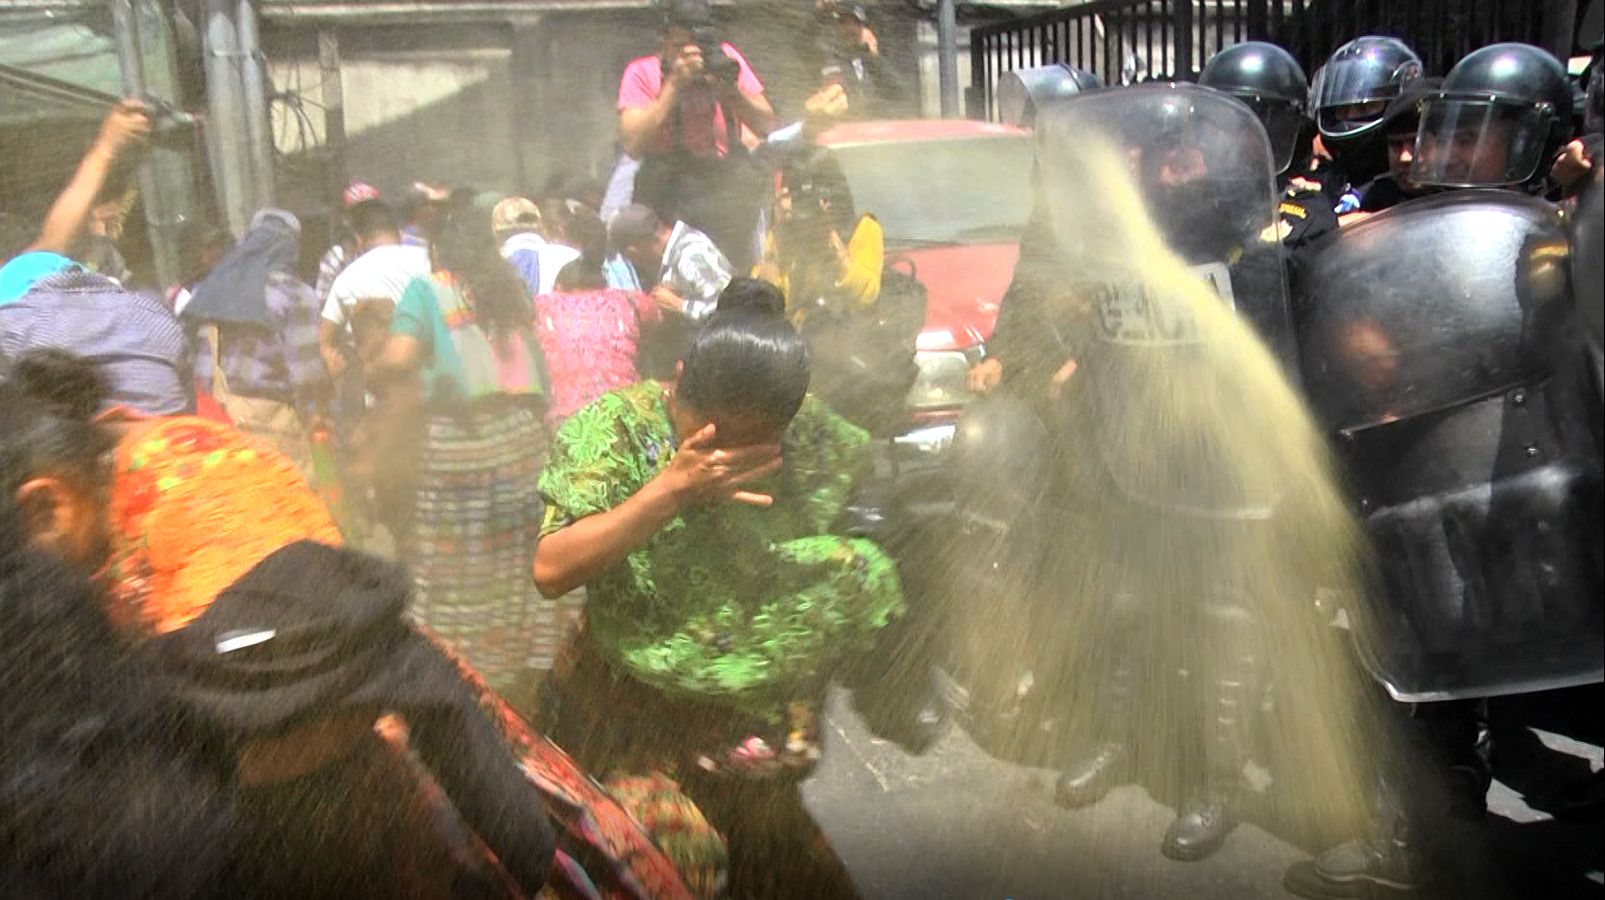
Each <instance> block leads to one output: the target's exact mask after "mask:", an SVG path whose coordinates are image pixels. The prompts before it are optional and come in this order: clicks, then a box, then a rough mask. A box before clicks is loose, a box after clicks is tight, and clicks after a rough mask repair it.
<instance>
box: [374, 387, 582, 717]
mask: <svg viewBox="0 0 1605 900" xmlns="http://www.w3.org/2000/svg"><path fill="white" fill-rule="evenodd" d="M422 442H423V446H422V447H421V452H420V454H419V462H418V470H417V480H416V482H415V489H414V491H413V505H412V510H411V515H410V516H409V517H408V520H407V527H406V528H405V533H404V534H403V535H402V537H401V540H400V541H399V544H398V551H399V552H400V555H401V560H402V562H403V564H405V565H406V566H407V567H408V568H409V569H410V570H411V572H412V575H413V580H414V583H415V586H416V592H415V596H414V599H413V606H412V617H413V618H414V619H415V620H416V621H417V622H419V623H420V624H422V625H425V626H427V627H428V628H429V629H430V630H431V631H433V632H434V633H435V634H437V635H439V636H440V637H441V638H442V639H444V640H445V642H446V643H447V644H449V645H450V646H451V647H452V649H453V650H455V651H456V652H457V653H458V654H459V655H461V656H462V657H464V658H465V659H466V660H467V661H468V662H469V663H470V664H471V665H472V666H473V667H474V668H475V669H476V670H478V671H479V673H480V674H481V675H483V676H484V678H485V680H486V681H487V682H489V683H490V684H491V686H492V687H494V688H495V689H496V690H497V691H499V692H505V694H504V695H505V696H508V698H509V700H513V701H514V702H515V705H523V703H529V702H531V701H532V700H533V695H532V694H531V693H530V692H532V691H533V690H534V689H535V687H536V685H537V684H538V682H539V680H540V677H541V675H542V674H543V673H544V672H545V671H548V670H550V669H551V667H552V659H553V656H554V655H555V651H556V648H557V646H558V645H559V644H560V643H561V642H562V641H563V640H564V639H565V636H566V634H567V631H568V630H569V628H570V627H571V626H570V624H569V623H570V621H571V620H572V619H573V618H574V617H575V616H577V614H578V613H577V611H569V612H565V611H564V609H563V606H564V604H562V603H561V602H560V601H549V600H545V599H543V598H542V597H541V596H540V594H539V593H538V592H537V591H536V590H535V579H534V572H533V565H534V561H535V542H536V539H537V538H538V537H539V535H540V526H541V497H540V491H539V488H538V485H537V482H538V480H539V478H540V472H541V466H542V465H543V464H544V463H545V461H546V453H547V450H548V449H549V448H550V445H551V435H550V433H549V432H548V431H547V429H546V426H545V425H544V424H542V422H541V417H540V414H539V411H538V410H537V409H536V408H534V407H533V406H526V405H520V404H514V403H500V404H492V405H488V406H484V407H481V408H479V409H476V410H474V411H472V412H469V413H467V414H466V415H461V416H449V417H448V416H432V417H430V418H429V420H428V422H427V424H426V425H425V427H424V429H423V434H422ZM515 698H516V699H515ZM518 701H523V703H519V702H518Z"/></svg>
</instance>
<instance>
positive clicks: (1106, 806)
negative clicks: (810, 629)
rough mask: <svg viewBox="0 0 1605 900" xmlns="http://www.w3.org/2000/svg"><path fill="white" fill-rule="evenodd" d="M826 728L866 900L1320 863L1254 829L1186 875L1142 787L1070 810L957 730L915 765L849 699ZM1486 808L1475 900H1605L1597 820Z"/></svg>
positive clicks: (1129, 883)
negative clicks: (1488, 868) (1484, 864)
mask: <svg viewBox="0 0 1605 900" xmlns="http://www.w3.org/2000/svg"><path fill="white" fill-rule="evenodd" d="M1594 709H1596V710H1597V709H1598V706H1595V707H1594ZM1593 715H1594V716H1595V717H1598V713H1597V712H1595V713H1593ZM1507 718H1508V717H1507ZM1521 730H1522V731H1523V732H1524V733H1526V734H1529V735H1533V736H1534V738H1535V740H1532V741H1528V742H1527V744H1529V745H1530V746H1527V747H1524V748H1513V749H1516V750H1520V751H1521V752H1529V751H1531V752H1535V753H1536V754H1538V755H1543V754H1546V753H1547V756H1546V757H1545V759H1544V760H1543V761H1541V762H1539V763H1535V764H1534V765H1535V766H1536V768H1535V769H1534V770H1535V771H1540V772H1550V773H1553V772H1555V771H1558V770H1559V769H1568V768H1569V769H1570V770H1571V774H1572V775H1575V774H1576V773H1577V772H1578V771H1582V772H1584V773H1586V772H1587V771H1588V770H1590V769H1592V770H1594V771H1597V770H1598V769H1599V768H1600V765H1601V750H1600V747H1599V746H1597V745H1594V744H1585V743H1579V742H1577V741H1572V740H1569V739H1566V738H1562V737H1560V736H1558V735H1556V734H1553V733H1548V732H1538V733H1535V732H1529V731H1526V730H1525V729H1521ZM826 731H827V750H826V756H825V761H824V764H823V765H822V767H821V769H820V771H819V773H818V774H817V775H816V776H815V777H814V778H813V779H811V780H810V781H809V782H808V783H807V784H805V785H804V795H805V797H806V798H807V801H808V805H809V808H810V809H811V810H812V811H813V812H814V815H815V816H816V818H817V819H818V821H819V822H820V824H821V826H822V827H823V828H824V830H825V831H826V833H827V834H828V835H829V836H830V839H831V841H832V843H833V844H834V846H835V847H836V848H837V851H838V852H839V853H840V854H841V856H842V858H843V860H844V861H845V862H846V863H847V866H848V868H849V869H850V870H851V871H852V873H853V876H854V878H855V879H856V880H857V882H858V885H859V888H860V890H861V891H862V892H863V894H864V896H865V898H866V900H1068V898H1078V900H1079V898H1086V900H1104V898H1110V900H1113V898H1129V900H1150V898H1154V900H1157V898H1172V897H1174V898H1200V900H1216V898H1221V900H1225V898H1262V897H1263V898H1285V897H1291V896H1293V895H1291V894H1288V893H1287V892H1286V891H1284V890H1283V888H1282V886H1281V885H1282V875H1283V872H1285V871H1286V869H1287V867H1288V866H1289V865H1291V864H1292V863H1294V862H1296V861H1298V860H1301V859H1307V858H1309V854H1308V852H1307V850H1306V849H1303V848H1300V847H1298V846H1295V845H1294V844H1293V843H1290V842H1289V841H1288V840H1287V839H1284V838H1283V837H1281V836H1278V835H1275V834H1272V833H1270V832H1268V831H1266V830H1264V829H1263V828H1261V827H1259V826H1257V825H1255V824H1251V823H1244V824H1243V825H1240V826H1239V827H1238V828H1237V830H1236V831H1234V832H1233V833H1232V835H1231V836H1230V837H1229V838H1228V839H1227V841H1226V845H1225V847H1224V848H1222V850H1221V851H1220V852H1219V853H1217V854H1216V855H1215V856H1213V857H1211V858H1210V859H1207V860H1204V861H1203V862H1196V863H1181V862H1174V861H1172V860H1169V859H1166V858H1165V857H1163V856H1161V855H1160V853H1159V842H1160V839H1161V837H1162V835H1163V834H1164V831H1165V827H1166V826H1167V825H1168V824H1169V822H1170V819H1171V816H1172V811H1171V809H1170V808H1168V807H1166V806H1162V805H1160V804H1159V803H1158V802H1156V801H1155V800H1153V799H1152V798H1151V797H1149V795H1148V794H1147V792H1146V791H1145V790H1144V789H1143V788H1141V787H1138V786H1127V787H1124V788H1120V789H1118V790H1116V791H1114V792H1113V793H1111V794H1110V795H1109V796H1108V797H1107V798H1105V800H1104V801H1103V802H1102V803H1099V804H1097V805H1095V806H1093V807H1090V808H1087V809H1082V810H1076V811H1068V810H1064V809H1061V808H1059V807H1058V806H1056V805H1055V804H1054V803H1053V796H1052V795H1053V779H1054V773H1053V772H1052V771H1049V770H1047V769H1039V768H1032V767H1029V766H1024V765H1019V764H1015V763H1012V762H1005V761H1001V760H998V759H995V758H993V757H991V756H989V755H988V754H987V753H985V752H984V751H983V750H982V749H981V748H980V747H978V746H977V745H976V744H975V742H974V741H972V740H971V739H970V738H969V737H968V736H967V735H966V734H964V732H962V731H961V730H959V729H957V728H955V729H952V730H951V731H950V732H949V733H948V734H947V735H946V736H945V737H943V739H942V740H941V741H940V742H938V743H937V744H936V745H935V746H934V747H933V748H932V749H931V750H930V751H929V752H927V753H926V754H924V755H922V756H917V757H916V756H910V755H909V754H907V753H905V752H904V751H902V750H901V749H900V748H898V747H897V746H896V745H895V744H891V743H888V742H885V741H881V740H878V739H875V738H874V737H872V736H871V735H870V734H869V732H868V731H866V730H865V728H864V727H863V725H862V724H861V722H860V721H859V720H858V718H857V716H856V715H854V713H853V712H852V710H851V708H850V706H849V704H848V703H846V702H845V695H844V694H840V693H839V694H838V695H837V696H836V698H835V702H834V703H833V705H832V707H831V711H830V714H829V716H828V719H827V728H826ZM1514 743H1516V742H1515V741H1514V740H1512V739H1507V740H1506V741H1505V744H1506V745H1507V746H1509V745H1512V744H1514ZM1540 744H1542V745H1543V746H1541V747H1540V746H1538V745H1540ZM1579 767H1581V768H1580V769H1579ZM1537 781H1540V782H1541V781H1543V779H1542V778H1539V779H1537ZM1527 790H1528V791H1529V793H1530V792H1531V791H1532V790H1533V788H1531V787H1528V788H1527ZM1490 803H1491V810H1492V812H1493V814H1494V815H1492V816H1490V819H1489V827H1488V829H1487V839H1488V841H1489V842H1490V847H1491V848H1493V849H1492V850H1491V851H1490V854H1491V856H1492V857H1493V858H1497V859H1498V860H1500V861H1501V863H1500V864H1501V865H1502V866H1503V869H1502V870H1501V872H1502V874H1501V875H1500V877H1498V878H1492V879H1490V878H1487V877H1484V876H1481V875H1479V876H1477V877H1476V879H1475V880H1476V882H1477V885H1476V887H1477V888H1478V889H1477V890H1473V891H1472V892H1471V893H1475V894H1478V895H1479V897H1478V900H1483V898H1484V897H1487V898H1493V897H1497V898H1500V900H1505V898H1512V900H1513V898H1517V897H1522V898H1526V897H1532V898H1545V900H1549V898H1554V900H1572V898H1578V900H1581V898H1589V897H1605V887H1601V876H1600V873H1599V870H1600V866H1601V863H1600V849H1601V845H1602V841H1601V837H1602V836H1605V831H1602V829H1601V826H1600V824H1599V823H1598V822H1594V823H1590V824H1581V825H1579V824H1574V823H1571V822H1559V821H1555V820H1553V818H1552V817H1551V816H1549V815H1548V814H1547V813H1544V812H1541V811H1538V810H1534V809H1532V808H1530V807H1528V806H1527V805H1526V803H1524V802H1523V799H1522V796H1521V795H1520V794H1518V793H1517V791H1516V790H1515V789H1512V788H1511V787H1509V786H1507V785H1505V784H1503V783H1496V784H1495V786H1494V790H1493V791H1492V792H1491V793H1490ZM1468 854H1475V855H1476V856H1477V857H1478V858H1479V859H1480V858H1483V857H1484V854H1482V853H1480V852H1478V851H1476V850H1471V849H1468ZM1496 882H1497V883H1498V884H1502V885H1504V887H1501V888H1495V887H1493V885H1494V883H1496ZM1484 889H1486V890H1484ZM1453 894H1454V895H1455V896H1456V897H1457V898H1464V897H1466V896H1470V894H1468V893H1467V892H1466V891H1465V890H1464V889H1460V890H1456V891H1454V892H1453Z"/></svg>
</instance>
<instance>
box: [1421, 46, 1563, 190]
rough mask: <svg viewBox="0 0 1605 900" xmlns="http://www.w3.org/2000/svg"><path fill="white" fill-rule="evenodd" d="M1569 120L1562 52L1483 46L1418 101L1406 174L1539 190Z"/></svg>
mask: <svg viewBox="0 0 1605 900" xmlns="http://www.w3.org/2000/svg"><path fill="white" fill-rule="evenodd" d="M1571 125H1572V89H1571V84H1570V82H1569V81H1568V80H1567V78H1566V69H1565V67H1564V66H1562V65H1561V62H1560V60H1558V59H1556V58H1555V57H1554V56H1552V55H1550V54H1549V53H1548V52H1547V51H1545V50H1542V49H1540V48H1538V47H1534V46H1532V45H1530V44H1494V45H1492V46H1489V47H1483V48H1482V49H1480V50H1476V51H1474V52H1472V53H1470V54H1468V55H1467V56H1466V58H1465V59H1462V60H1461V61H1460V62H1458V63H1456V64H1455V67H1454V68H1453V69H1450V70H1449V74H1448V75H1446V76H1444V79H1443V86H1442V87H1441V88H1439V89H1438V90H1437V91H1436V92H1434V93H1432V94H1431V95H1429V96H1428V97H1427V98H1426V100H1425V102H1424V103H1423V104H1422V111H1421V125H1420V128H1419V130H1418V131H1417V134H1416V149H1415V160H1414V162H1413V164H1412V166H1411V175H1410V178H1411V180H1412V181H1414V182H1416V183H1417V184H1422V185H1430V186H1438V187H1451V188H1460V187H1498V188H1510V189H1513V190H1521V191H1525V192H1527V193H1531V194H1538V195H1543V194H1546V193H1548V191H1549V185H1548V176H1549V165H1550V163H1551V161H1553V160H1554V159H1555V155H1556V154H1557V153H1558V152H1559V150H1560V148H1561V147H1563V146H1565V145H1566V142H1567V141H1568V140H1570V138H1571Z"/></svg>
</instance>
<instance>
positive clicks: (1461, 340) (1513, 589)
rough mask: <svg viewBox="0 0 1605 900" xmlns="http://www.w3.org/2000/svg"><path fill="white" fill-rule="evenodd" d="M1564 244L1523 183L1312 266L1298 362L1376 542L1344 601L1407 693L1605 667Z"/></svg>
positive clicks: (1465, 196) (1379, 233) (1419, 212)
mask: <svg viewBox="0 0 1605 900" xmlns="http://www.w3.org/2000/svg"><path fill="white" fill-rule="evenodd" d="M1567 252H1568V250H1567V242H1566V235H1565V232H1564V230H1563V229H1562V221H1561V216H1560V214H1559V212H1558V211H1557V210H1556V208H1555V207H1553V206H1551V205H1550V204H1548V203H1545V202H1543V201H1541V200H1537V199H1533V198H1529V197H1526V196H1522V195H1518V194H1515V193H1511V192H1500V191H1463V192H1458V193H1454V194H1447V195H1440V196H1437V197H1431V198H1427V199H1422V200H1417V201H1413V202H1411V203H1407V204H1404V205H1402V206H1399V207H1396V208H1394V209H1392V210H1389V211H1387V212H1385V213H1382V214H1380V215H1377V216H1375V217H1373V218H1371V219H1368V220H1366V221H1365V222H1363V223H1360V224H1358V225H1355V226H1352V227H1350V228H1346V229H1344V230H1343V231H1342V232H1340V233H1339V235H1338V236H1337V238H1336V239H1335V240H1334V241H1333V242H1332V243H1331V244H1330V245H1328V246H1327V247H1326V248H1325V249H1324V250H1323V251H1322V252H1321V253H1320V254H1318V255H1317V256H1316V258H1315V259H1314V261H1313V262H1312V266H1311V269H1310V271H1309V278H1308V281H1307V287H1308V291H1309V293H1308V296H1307V297H1306V298H1305V303H1304V304H1303V306H1302V309H1303V315H1302V316H1301V322H1300V356H1301V359H1302V362H1303V368H1304V383H1305V386H1306V388H1307V390H1308V392H1309V396H1310V399H1311V402H1312V404H1313V406H1314V408H1315V411H1316V413H1317V415H1318V417H1319V418H1320V419H1321V420H1322V422H1323V424H1324V425H1325V426H1327V427H1328V428H1329V429H1330V430H1331V431H1332V432H1333V433H1335V434H1336V436H1337V438H1338V442H1337V443H1338V446H1339V450H1340V452H1341V454H1342V456H1343V462H1344V463H1345V465H1346V466H1347V468H1348V470H1349V476H1350V479H1351V485H1352V488H1353V490H1354V491H1355V493H1356V495H1357V498H1356V499H1357V501H1358V504H1359V509H1360V512H1361V515H1362V517H1363V519H1364V521H1365V525H1366V527H1367V530H1368V532H1369V534H1370V537H1371V540H1372V543H1373V546H1374V550H1375V569H1376V579H1375V583H1374V585H1373V587H1372V589H1371V590H1370V591H1369V593H1368V596H1367V597H1365V598H1364V599H1361V600H1358V601H1356V602H1355V603H1354V604H1353V605H1352V606H1351V607H1350V608H1349V610H1348V612H1349V617H1350V622H1351V626H1352V629H1353V633H1354V637H1355V640H1356V642H1357V644H1358V646H1359V649H1360V655H1361V658H1362V660H1363V661H1364V664H1365V665H1366V666H1367V668H1369V669H1370V671H1371V673H1372V674H1373V675H1374V676H1375V677H1376V678H1377V679H1378V680H1379V681H1380V682H1381V683H1382V684H1383V685H1385V686H1386V687H1387V689H1388V691H1389V692H1390V693H1392V694H1393V696H1394V697H1395V698H1397V699H1399V700H1404V701H1425V700H1441V699H1450V698H1460V697H1486V696H1494V695H1500V694H1509V693H1520V692H1526V691H1534V690H1543V689H1548V688H1557V687H1563V686H1568V685H1577V684H1584V683H1589V682H1597V681H1599V680H1601V675H1602V672H1605V619H1602V609H1605V607H1602V603H1601V587H1602V584H1601V571H1600V558H1599V557H1600V548H1599V546H1598V543H1599V538H1598V535H1599V527H1598V526H1599V521H1600V517H1601V506H1600V468H1599V461H1598V457H1597V455H1595V453H1594V452H1593V449H1592V448H1591V447H1589V446H1588V445H1589V443H1591V442H1590V441H1589V439H1588V437H1587V435H1586V430H1585V429H1577V428H1574V427H1572V425H1571V424H1570V420H1571V417H1570V416H1569V415H1568V414H1567V413H1566V410H1567V409H1568V408H1571V407H1572V405H1573V404H1575V403H1576V396H1575V393H1574V390H1575V384H1576V379H1574V378H1565V377H1557V374H1556V366H1557V362H1556V360H1555V358H1554V354H1553V353H1552V352H1551V348H1553V347H1554V346H1555V340H1556V337H1555V334H1554V331H1555V329H1557V328H1564V327H1567V326H1566V325H1565V323H1566V322H1568V321H1574V320H1572V319H1571V318H1570V317H1568V316H1567V315H1565V313H1566V306H1567V303H1568V300H1569V297H1568V294H1569V290H1570V288H1569V279H1568V277H1567V270H1568V266H1567V262H1568V261H1567Z"/></svg>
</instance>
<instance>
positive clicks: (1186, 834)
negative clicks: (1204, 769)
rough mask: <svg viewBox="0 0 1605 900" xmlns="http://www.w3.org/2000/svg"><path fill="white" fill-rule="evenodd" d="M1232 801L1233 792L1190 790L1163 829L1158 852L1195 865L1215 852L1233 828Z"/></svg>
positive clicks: (1233, 798)
mask: <svg viewBox="0 0 1605 900" xmlns="http://www.w3.org/2000/svg"><path fill="white" fill-rule="evenodd" d="M1236 799H1237V798H1236V791H1223V790H1210V789H1207V788H1206V789H1203V790H1196V791H1194V792H1193V793H1192V796H1190V797H1188V799H1187V800H1186V801H1185V802H1184V803H1182V806H1181V809H1180V810H1177V812H1176V818H1175V820H1174V821H1172V822H1171V823H1170V827H1169V828H1168V829H1166V830H1165V840H1164V843H1162V844H1160V845H1159V852H1161V853H1163V854H1165V855H1166V856H1168V857H1170V858H1171V859H1175V860H1180V861H1181V862H1197V861H1198V860H1200V859H1204V858H1205V857H1207V856H1210V855H1211V854H1213V853H1214V852H1215V851H1216V850H1219V849H1220V845H1221V844H1223V843H1225V842H1226V836H1227V835H1228V834H1231V833H1232V829H1234V828H1236V827H1237V815H1236V811H1235V807H1236V805H1237V804H1236Z"/></svg>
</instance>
